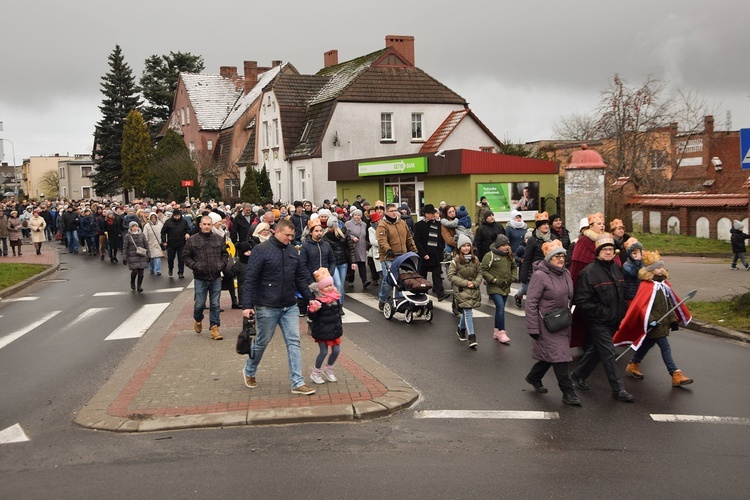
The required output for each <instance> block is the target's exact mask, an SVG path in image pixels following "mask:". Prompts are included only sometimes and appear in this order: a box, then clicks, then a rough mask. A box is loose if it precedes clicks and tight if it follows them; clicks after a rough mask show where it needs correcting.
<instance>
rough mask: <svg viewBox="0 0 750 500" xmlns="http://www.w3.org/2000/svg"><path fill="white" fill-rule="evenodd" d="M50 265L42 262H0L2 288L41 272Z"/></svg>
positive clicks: (0, 284)
mask: <svg viewBox="0 0 750 500" xmlns="http://www.w3.org/2000/svg"><path fill="white" fill-rule="evenodd" d="M48 267H49V266H45V265H42V264H0V290H2V289H3V288H8V287H9V286H13V285H15V284H17V283H20V282H22V281H23V280H25V279H26V278H30V277H32V276H34V275H35V274H38V273H41V272H42V271H44V270H45V269H47V268H48Z"/></svg>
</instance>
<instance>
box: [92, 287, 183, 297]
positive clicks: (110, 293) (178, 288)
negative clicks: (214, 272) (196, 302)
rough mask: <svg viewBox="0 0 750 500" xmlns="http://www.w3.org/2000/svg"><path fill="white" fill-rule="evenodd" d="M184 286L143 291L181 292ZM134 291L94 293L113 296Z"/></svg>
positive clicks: (99, 295)
mask: <svg viewBox="0 0 750 500" xmlns="http://www.w3.org/2000/svg"><path fill="white" fill-rule="evenodd" d="M181 291H182V287H175V288H157V289H156V290H145V291H144V292H143V293H174V292H181ZM132 293H133V291H132V290H129V291H127V290H123V291H120V292H97V293H95V294H94V297H113V296H117V295H131V294H132Z"/></svg>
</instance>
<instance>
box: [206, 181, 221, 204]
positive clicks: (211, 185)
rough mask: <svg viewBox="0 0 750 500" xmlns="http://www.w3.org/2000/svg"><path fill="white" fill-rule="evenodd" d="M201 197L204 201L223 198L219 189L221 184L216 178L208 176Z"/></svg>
mask: <svg viewBox="0 0 750 500" xmlns="http://www.w3.org/2000/svg"><path fill="white" fill-rule="evenodd" d="M201 199H202V200H203V201H208V200H221V190H220V189H219V185H218V184H217V183H216V179H215V178H213V177H207V178H206V183H205V184H204V185H203V194H202V195H201Z"/></svg>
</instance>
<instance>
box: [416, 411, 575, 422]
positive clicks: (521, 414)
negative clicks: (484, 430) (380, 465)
mask: <svg viewBox="0 0 750 500" xmlns="http://www.w3.org/2000/svg"><path fill="white" fill-rule="evenodd" d="M414 418H462V419H466V418H487V419H508V420H556V419H559V418H560V415H559V414H558V413H557V412H555V411H553V412H548V411H513V410H423V411H418V412H415V414H414Z"/></svg>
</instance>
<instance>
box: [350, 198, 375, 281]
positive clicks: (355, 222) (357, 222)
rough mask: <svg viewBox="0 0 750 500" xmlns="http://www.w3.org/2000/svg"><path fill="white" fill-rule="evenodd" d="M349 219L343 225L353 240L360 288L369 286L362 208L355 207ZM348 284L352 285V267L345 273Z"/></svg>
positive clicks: (365, 225)
mask: <svg viewBox="0 0 750 500" xmlns="http://www.w3.org/2000/svg"><path fill="white" fill-rule="evenodd" d="M351 216H352V218H351V220H348V221H346V224H344V227H345V228H346V232H347V233H348V234H349V237H350V238H351V239H352V241H353V242H354V263H355V264H357V270H358V271H359V277H360V279H361V280H362V288H367V287H368V286H370V282H369V281H368V279H367V266H366V264H367V229H368V228H367V224H365V221H363V220H362V210H360V209H358V208H355V209H354V210H352V213H351ZM346 281H347V282H348V283H349V286H350V287H352V286H354V269H350V270H349V272H348V273H347V275H346Z"/></svg>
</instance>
